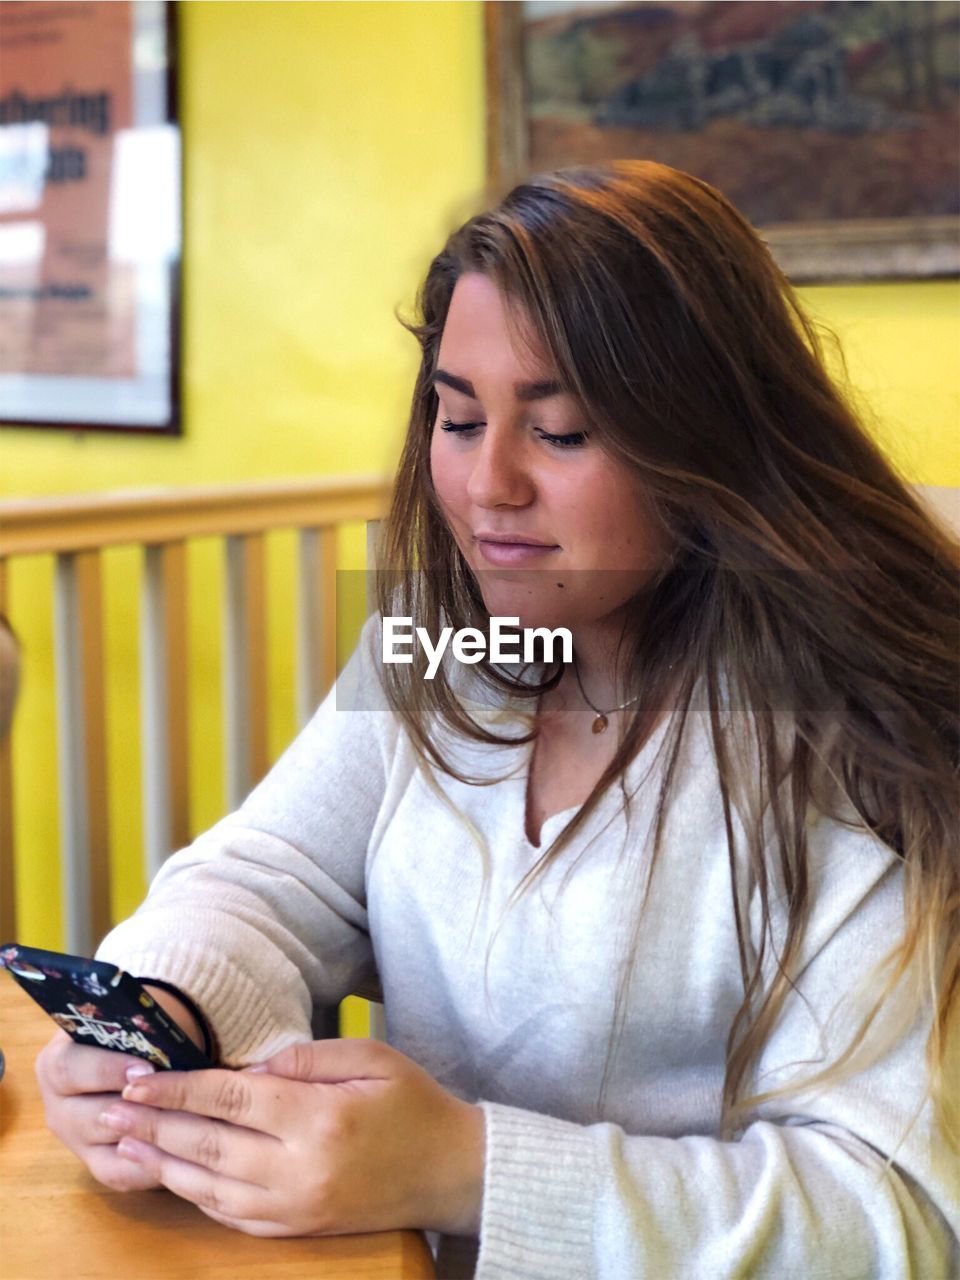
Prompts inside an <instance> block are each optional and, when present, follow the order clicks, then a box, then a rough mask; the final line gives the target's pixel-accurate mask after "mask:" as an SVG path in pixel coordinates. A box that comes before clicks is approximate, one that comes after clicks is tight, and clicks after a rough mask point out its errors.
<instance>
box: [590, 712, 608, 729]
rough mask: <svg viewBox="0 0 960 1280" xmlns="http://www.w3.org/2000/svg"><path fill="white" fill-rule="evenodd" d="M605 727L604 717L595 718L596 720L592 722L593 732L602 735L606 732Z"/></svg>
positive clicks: (605, 719)
mask: <svg viewBox="0 0 960 1280" xmlns="http://www.w3.org/2000/svg"><path fill="white" fill-rule="evenodd" d="M606 727H607V717H606V716H605V715H599V716H597V718H596V720H594V722H593V732H594V733H603V732H604V731H605V730H606Z"/></svg>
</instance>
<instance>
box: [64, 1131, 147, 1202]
mask: <svg viewBox="0 0 960 1280" xmlns="http://www.w3.org/2000/svg"><path fill="white" fill-rule="evenodd" d="M76 1154H77V1155H79V1156H80V1158H81V1160H82V1161H83V1163H84V1164H85V1165H86V1166H87V1168H88V1169H89V1170H90V1172H91V1174H92V1175H93V1176H94V1177H95V1178H96V1180H97V1181H98V1182H102V1183H103V1185H104V1186H105V1187H109V1188H110V1190H111V1191H152V1190H153V1189H154V1188H155V1187H159V1186H160V1181H159V1179H158V1178H156V1177H155V1176H154V1174H153V1173H152V1172H151V1171H150V1169H148V1168H145V1167H144V1166H143V1165H141V1164H135V1163H134V1162H133V1161H132V1160H127V1159H125V1158H124V1157H123V1156H122V1155H120V1153H119V1151H118V1148H117V1146H116V1144H115V1143H114V1144H113V1145H112V1146H96V1147H89V1148H87V1149H86V1150H85V1151H78V1152H76Z"/></svg>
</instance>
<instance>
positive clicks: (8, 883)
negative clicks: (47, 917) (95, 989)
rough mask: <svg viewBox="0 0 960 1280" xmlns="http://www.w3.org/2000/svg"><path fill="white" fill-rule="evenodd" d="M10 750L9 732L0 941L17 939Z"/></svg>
mask: <svg viewBox="0 0 960 1280" xmlns="http://www.w3.org/2000/svg"><path fill="white" fill-rule="evenodd" d="M8 608H9V600H8V587H7V562H6V560H5V559H0V613H2V614H4V615H6V614H7V612H8ZM12 756H13V752H12V748H11V735H10V734H9V733H8V734H7V736H6V737H5V738H0V942H14V941H16V940H17V900H16V882H15V877H14V869H13V760H12Z"/></svg>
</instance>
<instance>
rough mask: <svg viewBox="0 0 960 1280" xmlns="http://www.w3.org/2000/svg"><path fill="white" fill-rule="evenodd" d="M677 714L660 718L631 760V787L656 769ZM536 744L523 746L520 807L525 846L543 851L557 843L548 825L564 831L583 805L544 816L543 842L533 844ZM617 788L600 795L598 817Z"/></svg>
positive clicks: (627, 779) (628, 776)
mask: <svg viewBox="0 0 960 1280" xmlns="http://www.w3.org/2000/svg"><path fill="white" fill-rule="evenodd" d="M673 716H674V713H673V711H670V712H669V714H667V715H665V716H664V717H663V719H662V720H661V721H660V723H659V724H658V725H657V727H656V728H655V729H654V730H653V732H652V733H651V734H650V736H649V737H648V738H647V740H646V742H645V743H644V744H643V746H642V747H641V748H640V750H639V752H638V753H637V755H636V756H634V758H633V760H631V762H630V764H629V765H628V766H627V770H626V774H625V777H626V781H627V784H628V786H629V785H630V784H631V783H633V784H634V785H635V786H641V785H642V784H643V780H644V777H645V774H646V772H647V771H649V769H650V768H652V766H653V765H654V763H655V762H656V759H657V755H658V753H659V750H660V747H661V746H662V745H663V741H664V738H665V736H666V732H667V730H668V728H669V727H670V724H671V723H672V721H673ZM534 745H535V744H534V743H533V742H528V743H525V744H524V747H523V768H522V770H521V772H520V774H519V782H520V786H519V788H518V791H519V807H520V815H519V819H520V834H521V839H522V840H523V847H524V849H526V850H527V851H529V852H532V853H539V852H540V851H541V850H542V849H543V848H544V845H545V844H547V845H549V844H552V842H553V836H551V837H550V838H549V839H547V838H546V834H545V833H546V831H547V828H548V827H553V826H554V825H555V824H559V830H562V829H563V827H565V826H566V825H567V823H568V822H569V821H570V819H571V818H572V817H574V815H575V814H577V813H579V812H580V810H581V808H582V807H583V805H582V804H573V805H570V806H569V808H566V809H560V810H558V811H557V812H556V813H552V814H550V816H549V817H547V818H544V820H543V822H542V823H541V824H540V841H539V843H538V844H534V843H533V841H532V840H531V839H530V837H529V836H528V835H527V789H528V787H529V785H530V769H531V765H532V763H533V750H534ZM615 787H616V783H614V784H613V785H612V786H609V787H607V789H606V791H604V793H603V795H602V796H601V797H600V799H599V801H598V803H597V807H596V808H595V809H594V812H593V816H594V817H596V816H598V815H600V814H602V813H604V812H605V810H606V809H607V807H608V806H609V804H610V799H611V796H612V795H613V794H614V788H615Z"/></svg>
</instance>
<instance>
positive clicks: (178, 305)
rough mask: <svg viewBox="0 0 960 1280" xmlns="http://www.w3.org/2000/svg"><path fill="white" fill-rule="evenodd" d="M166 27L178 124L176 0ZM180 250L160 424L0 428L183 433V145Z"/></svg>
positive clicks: (19, 421)
mask: <svg viewBox="0 0 960 1280" xmlns="http://www.w3.org/2000/svg"><path fill="white" fill-rule="evenodd" d="M163 4H164V19H165V27H166V52H167V66H166V81H167V94H166V97H167V114H166V119H165V123H167V124H171V125H175V126H176V127H177V128H178V129H179V128H180V112H179V104H178V96H177V93H178V75H177V37H178V21H177V4H176V0H163ZM180 156H181V158H180V209H179V213H180V253H179V255H178V257H177V258H176V260H175V261H173V262H171V264H170V315H169V334H170V369H169V388H170V413H169V416H168V418H167V421H166V423H165V424H164V425H163V426H144V425H142V424H140V423H136V424H131V425H126V424H124V423H122V422H67V421H63V422H57V421H51V420H50V419H30V418H10V417H2V418H0V428H4V427H30V428H40V429H43V430H48V431H74V432H76V431H97V432H103V431H108V432H122V433H123V434H124V435H144V436H154V437H159V438H169V437H171V436H174V437H180V436H181V435H182V433H183V421H182V416H181V394H180V392H181V375H180V362H181V352H182V305H183V304H182V288H181V280H182V274H183V265H182V264H183V242H184V230H183V228H184V216H183V215H184V197H183V148H182V146H181V149H180Z"/></svg>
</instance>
